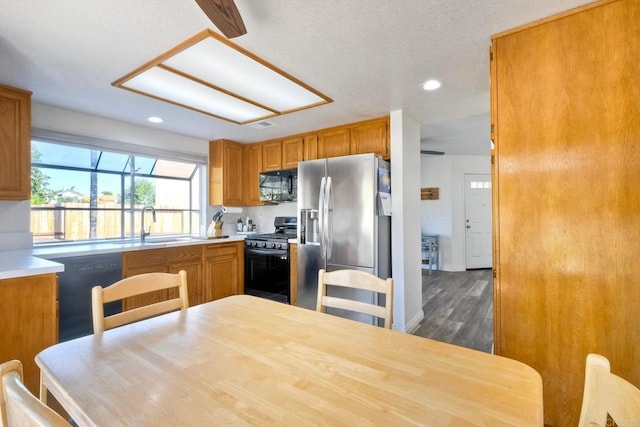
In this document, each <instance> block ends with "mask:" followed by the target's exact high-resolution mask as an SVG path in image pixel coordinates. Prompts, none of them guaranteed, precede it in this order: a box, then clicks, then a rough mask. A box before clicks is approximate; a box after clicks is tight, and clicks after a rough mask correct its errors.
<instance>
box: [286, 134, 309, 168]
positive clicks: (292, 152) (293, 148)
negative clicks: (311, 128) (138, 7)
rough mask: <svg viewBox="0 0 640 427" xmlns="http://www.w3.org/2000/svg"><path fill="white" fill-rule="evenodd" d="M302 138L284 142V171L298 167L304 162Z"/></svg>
mask: <svg viewBox="0 0 640 427" xmlns="http://www.w3.org/2000/svg"><path fill="white" fill-rule="evenodd" d="M303 154H304V150H303V143H302V137H297V138H289V139H285V140H283V141H282V169H293V168H297V167H298V162H301V161H302V160H303Z"/></svg>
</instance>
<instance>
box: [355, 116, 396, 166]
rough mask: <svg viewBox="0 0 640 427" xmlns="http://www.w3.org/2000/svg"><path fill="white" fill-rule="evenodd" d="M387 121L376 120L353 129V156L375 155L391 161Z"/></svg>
mask: <svg viewBox="0 0 640 427" xmlns="http://www.w3.org/2000/svg"><path fill="white" fill-rule="evenodd" d="M388 134H389V126H388V122H387V120H376V121H373V122H367V123H363V124H361V125H358V126H354V127H352V128H351V135H350V139H351V154H364V153H375V154H377V155H379V156H382V158H384V159H389V138H388Z"/></svg>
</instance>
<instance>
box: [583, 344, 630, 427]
mask: <svg viewBox="0 0 640 427" xmlns="http://www.w3.org/2000/svg"><path fill="white" fill-rule="evenodd" d="M638 422H640V390H639V389H638V388H636V387H635V386H634V385H633V384H631V383H630V382H628V381H626V380H625V379H623V378H620V377H619V376H617V375H615V374H612V373H611V365H610V364H609V360H607V358H606V357H604V356H601V355H599V354H589V355H588V356H587V368H586V373H585V380H584V396H583V398H582V411H581V412H580V422H579V423H578V427H596V426H602V427H605V426H607V427H610V426H611V427H612V426H614V423H615V425H618V426H624V425H631V424H629V423H636V424H637V423H638Z"/></svg>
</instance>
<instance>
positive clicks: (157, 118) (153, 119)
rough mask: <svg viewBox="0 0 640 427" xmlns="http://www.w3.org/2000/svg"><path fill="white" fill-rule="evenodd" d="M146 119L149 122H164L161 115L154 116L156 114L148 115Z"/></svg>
mask: <svg viewBox="0 0 640 427" xmlns="http://www.w3.org/2000/svg"><path fill="white" fill-rule="evenodd" d="M147 120H149V121H150V122H151V123H162V122H164V120H163V119H162V117H156V116H151V117H148V118H147Z"/></svg>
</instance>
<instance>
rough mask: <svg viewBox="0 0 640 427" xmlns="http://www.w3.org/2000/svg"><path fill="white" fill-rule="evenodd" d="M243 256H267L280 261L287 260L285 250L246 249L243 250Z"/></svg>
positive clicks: (287, 255)
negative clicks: (274, 257) (275, 257)
mask: <svg viewBox="0 0 640 427" xmlns="http://www.w3.org/2000/svg"><path fill="white" fill-rule="evenodd" d="M244 254H245V255H269V256H277V257H279V258H280V259H287V258H289V253H288V251H287V250H286V249H283V250H275V251H274V250H273V249H253V248H252V249H247V248H244Z"/></svg>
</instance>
